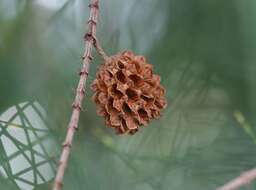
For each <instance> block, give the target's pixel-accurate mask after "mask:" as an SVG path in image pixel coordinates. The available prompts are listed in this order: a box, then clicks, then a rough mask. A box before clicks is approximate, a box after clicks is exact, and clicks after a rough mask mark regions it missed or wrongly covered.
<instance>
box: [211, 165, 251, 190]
mask: <svg viewBox="0 0 256 190" xmlns="http://www.w3.org/2000/svg"><path fill="white" fill-rule="evenodd" d="M255 179H256V168H254V169H252V170H249V171H246V172H244V173H243V174H242V175H240V176H239V177H237V178H235V179H233V180H232V181H230V182H228V183H227V184H225V185H224V186H222V187H219V188H218V189H216V190H235V189H238V188H239V187H242V186H245V185H248V184H249V183H251V182H252V181H253V180H255Z"/></svg>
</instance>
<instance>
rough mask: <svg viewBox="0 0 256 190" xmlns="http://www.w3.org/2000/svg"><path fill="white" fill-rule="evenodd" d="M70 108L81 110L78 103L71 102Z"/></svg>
mask: <svg viewBox="0 0 256 190" xmlns="http://www.w3.org/2000/svg"><path fill="white" fill-rule="evenodd" d="M72 108H73V109H77V110H79V111H81V106H80V104H79V103H73V104H72Z"/></svg>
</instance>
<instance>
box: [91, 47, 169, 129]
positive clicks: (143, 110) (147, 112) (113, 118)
mask: <svg viewBox="0 0 256 190" xmlns="http://www.w3.org/2000/svg"><path fill="white" fill-rule="evenodd" d="M152 69H153V68H152V65H150V64H148V63H147V62H146V59H145V58H144V57H143V56H137V55H135V54H134V53H133V52H131V51H124V52H122V53H120V54H117V55H114V56H112V57H110V58H109V59H107V60H106V61H105V63H103V64H102V65H101V66H100V67H99V69H98V72H97V74H96V79H95V80H94V81H93V83H92V90H93V92H94V95H93V101H94V102H95V103H96V105H97V113H98V114H99V115H100V116H103V117H104V118H105V122H106V125H107V126H109V127H112V128H114V129H115V130H116V132H117V133H118V134H124V133H128V134H134V133H136V132H137V131H138V129H139V128H140V127H141V126H143V125H144V126H145V125H147V124H148V123H149V122H150V120H152V119H157V118H159V117H160V115H161V110H163V109H164V108H165V107H166V105H167V103H166V99H165V89H164V87H163V86H161V84H160V77H159V76H158V75H156V74H153V71H152Z"/></svg>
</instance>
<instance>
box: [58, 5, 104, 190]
mask: <svg viewBox="0 0 256 190" xmlns="http://www.w3.org/2000/svg"><path fill="white" fill-rule="evenodd" d="M89 7H90V17H89V20H88V31H87V33H86V34H85V35H84V40H85V51H84V55H83V58H82V59H83V66H82V68H81V71H80V80H79V83H78V86H77V90H76V96H75V100H74V102H73V104H72V108H73V111H72V115H71V118H70V122H69V125H68V130H67V135H66V139H65V141H64V143H63V149H62V153H61V157H60V161H59V167H58V170H57V174H56V177H55V181H54V186H53V190H61V188H62V184H63V177H64V173H65V169H66V167H67V163H68V158H69V155H70V149H71V145H72V142H73V137H74V133H75V131H76V130H77V129H78V122H79V116H80V112H81V106H82V102H83V98H84V95H85V84H86V80H87V76H88V72H89V67H90V62H91V60H92V48H93V46H94V45H95V44H96V42H97V40H96V38H95V37H96V24H97V19H98V14H99V0H91V3H90V5H89Z"/></svg>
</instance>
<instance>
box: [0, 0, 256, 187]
mask: <svg viewBox="0 0 256 190" xmlns="http://www.w3.org/2000/svg"><path fill="white" fill-rule="evenodd" d="M42 2H48V3H49V2H50V1H46V0H0V63H1V64H0V72H1V73H0V79H1V80H0V89H1V91H0V113H3V112H4V111H5V110H7V109H8V108H9V107H11V106H13V105H15V104H18V103H20V102H24V101H28V102H33V101H37V102H39V103H40V104H41V105H42V107H43V108H44V109H45V110H46V113H47V118H48V121H49V126H48V127H49V128H50V133H51V136H52V137H51V138H54V141H55V142H56V144H57V145H58V146H59V147H61V141H62V140H63V138H64V136H65V130H66V126H67V123H68V120H69V116H70V111H71V103H72V99H73V97H74V89H75V87H76V83H77V81H78V75H77V73H78V70H79V68H80V66H81V65H80V62H81V61H80V60H81V59H80V58H81V55H82V52H83V46H84V44H83V39H82V37H83V33H84V31H85V23H86V20H87V18H88V13H89V9H88V7H87V5H88V3H89V1H88V0H87V1H82V0H68V1H63V0H58V1H56V2H59V4H60V5H59V6H53V7H46V6H43V4H42ZM50 4H51V3H50ZM255 10H256V2H255V0H244V1H241V0H232V1H230V0H162V1H154V0H141V1H136V0H129V1H125V0H122V1H120V0H119V1H117V0H109V1H102V2H101V10H100V11H101V12H100V22H99V26H98V32H97V33H98V38H99V40H100V41H101V43H102V46H103V47H104V49H105V51H106V52H107V53H108V54H110V55H111V54H115V53H117V52H119V51H121V50H124V49H132V50H133V51H135V52H136V53H138V54H143V55H146V56H147V58H148V61H149V62H150V63H152V64H153V65H154V70H155V72H156V73H158V74H160V75H161V77H162V83H163V85H164V86H165V87H166V88H167V97H168V104H169V105H168V107H167V109H166V110H165V112H164V114H163V117H162V118H161V119H160V120H158V121H154V122H153V123H152V124H150V125H149V126H148V127H147V128H144V129H142V130H140V132H139V133H138V134H136V135H134V136H116V135H115V134H114V133H113V131H112V130H111V129H108V128H106V127H104V122H103V119H101V118H99V117H98V116H96V113H95V106H94V105H93V103H92V102H91V100H90V97H91V95H92V93H91V91H90V88H89V85H90V83H91V81H92V80H93V78H94V76H95V72H96V69H97V66H98V65H99V64H100V63H101V60H100V58H99V57H97V56H95V59H94V61H93V64H92V65H91V68H90V76H89V80H88V81H87V91H86V100H85V102H84V109H85V112H83V113H82V115H81V120H80V130H79V132H78V133H77V135H76V137H75V142H74V146H73V149H72V156H71V160H70V165H69V168H68V170H67V174H66V176H65V184H64V190H67V189H72V190H81V189H91V190H94V189H95V190H108V189H109V190H126V189H127V190H128V189H134V190H151V189H152V190H207V189H209V190H210V189H214V188H216V187H217V186H219V185H221V184H223V183H225V182H226V181H228V180H229V179H231V178H233V177H235V176H237V175H239V174H240V173H241V172H242V171H244V170H247V169H250V168H252V167H255V166H256V159H255V157H256V144H255V139H254V137H255V134H256V127H255V126H256V119H255V114H256V100H255V98H254V97H255V96H256V78H255V73H256V63H255V62H256V54H255V50H256V37H255V33H256V23H255V18H256V11H255ZM248 127H249V130H248ZM1 150H2V149H0V151H1ZM0 153H1V154H2V152H0ZM53 154H54V155H56V161H57V160H58V155H59V151H56V152H53ZM0 165H1V163H0ZM50 183H51V181H50V182H49V183H45V184H41V185H38V187H36V188H35V189H38V190H39V189H40V190H44V189H45V190H46V189H49V186H50ZM13 185H14V184H12V182H11V181H10V180H8V178H4V177H0V189H2V188H3V189H14V186H13ZM255 188H256V185H255V183H252V184H251V185H250V186H248V187H246V188H244V189H250V190H253V189H255Z"/></svg>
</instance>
